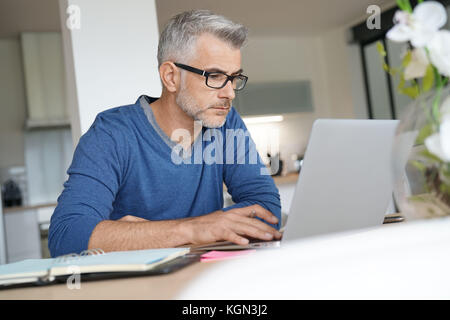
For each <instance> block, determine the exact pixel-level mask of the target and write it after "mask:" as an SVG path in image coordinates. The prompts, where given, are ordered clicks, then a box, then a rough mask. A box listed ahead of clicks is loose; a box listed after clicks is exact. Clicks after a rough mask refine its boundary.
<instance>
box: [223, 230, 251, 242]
mask: <svg viewBox="0 0 450 320" xmlns="http://www.w3.org/2000/svg"><path fill="white" fill-rule="evenodd" d="M224 240H226V241H230V242H233V243H236V244H239V245H242V246H245V245H247V244H248V243H249V241H248V239H246V238H244V237H241V236H240V235H238V234H236V233H234V232H233V231H230V230H227V231H226V232H225V234H224Z"/></svg>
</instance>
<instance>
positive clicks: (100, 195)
mask: <svg viewBox="0 0 450 320" xmlns="http://www.w3.org/2000/svg"><path fill="white" fill-rule="evenodd" d="M105 122H106V121H105V120H104V119H102V117H101V116H100V115H99V116H97V118H96V120H95V121H94V123H93V125H92V126H91V128H90V129H89V130H88V132H86V134H85V135H83V136H82V137H81V139H80V141H79V143H78V146H77V148H76V150H75V152H74V156H73V160H72V164H71V166H70V168H69V170H68V171H67V173H68V175H69V178H68V180H67V181H66V182H65V183H64V190H63V192H62V193H61V195H60V196H59V198H58V205H57V207H56V209H55V211H54V213H53V215H52V218H51V221H50V228H49V249H50V253H51V255H52V256H53V257H56V256H60V255H64V254H69V253H79V252H81V251H83V250H86V249H87V247H88V243H89V238H90V236H91V233H92V231H93V230H94V228H95V227H96V225H97V224H98V223H99V222H101V221H103V220H107V219H109V216H110V213H111V212H112V209H113V202H114V199H115V197H116V193H117V191H118V189H119V186H120V180H121V176H122V172H121V169H120V168H121V166H120V162H121V159H120V152H118V148H119V145H120V146H121V147H123V146H124V144H121V143H120V141H118V139H117V133H116V134H115V135H114V136H113V135H112V134H111V132H109V130H107V129H106V128H107V125H105Z"/></svg>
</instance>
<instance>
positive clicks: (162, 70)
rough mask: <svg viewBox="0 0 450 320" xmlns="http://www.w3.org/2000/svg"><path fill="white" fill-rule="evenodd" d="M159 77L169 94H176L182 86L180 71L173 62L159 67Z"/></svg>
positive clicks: (164, 63)
mask: <svg viewBox="0 0 450 320" xmlns="http://www.w3.org/2000/svg"><path fill="white" fill-rule="evenodd" d="M159 76H160V77H161V81H162V83H163V85H164V86H165V87H166V89H167V90H168V91H169V92H176V91H177V90H178V88H179V85H180V70H179V69H178V68H177V66H176V65H174V64H173V62H170V61H166V62H163V63H162V64H161V66H160V67H159Z"/></svg>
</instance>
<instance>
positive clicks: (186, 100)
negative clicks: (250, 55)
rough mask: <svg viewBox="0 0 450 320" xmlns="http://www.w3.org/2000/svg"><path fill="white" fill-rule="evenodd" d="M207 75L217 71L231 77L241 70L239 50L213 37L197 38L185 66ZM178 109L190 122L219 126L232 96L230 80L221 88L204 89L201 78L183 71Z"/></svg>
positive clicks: (205, 87)
mask: <svg viewBox="0 0 450 320" xmlns="http://www.w3.org/2000/svg"><path fill="white" fill-rule="evenodd" d="M187 64H189V65H190V66H192V67H195V68H198V69H202V70H206V71H209V72H213V71H221V72H225V73H226V74H228V75H231V74H235V73H236V72H238V71H239V70H240V68H241V51H240V49H234V48H232V47H230V46H229V45H228V44H227V43H226V42H223V41H222V40H219V39H218V38H216V37H215V36H213V35H210V34H203V35H201V36H200V37H199V38H198V39H197V43H196V50H195V53H194V57H193V58H192V59H191V60H190V61H189V62H188V63H187ZM183 73H184V74H182V77H181V78H182V80H181V86H180V92H179V93H178V95H177V98H176V102H177V104H178V106H179V107H180V108H181V109H182V110H183V111H184V112H186V114H187V115H189V116H190V117H192V118H193V119H194V120H200V121H202V124H203V126H204V127H207V128H218V127H221V126H223V124H224V123H225V120H226V116H227V114H228V112H229V111H230V108H231V101H232V100H233V99H234V97H235V93H234V90H233V87H232V84H231V83H230V81H228V82H227V84H226V86H225V87H223V88H222V89H213V88H209V87H208V86H206V83H205V77H204V76H201V75H198V74H195V73H192V72H189V71H183Z"/></svg>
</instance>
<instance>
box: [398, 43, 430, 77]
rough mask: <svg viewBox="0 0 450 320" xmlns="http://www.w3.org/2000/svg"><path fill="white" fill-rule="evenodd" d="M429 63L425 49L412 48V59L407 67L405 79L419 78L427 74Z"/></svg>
mask: <svg viewBox="0 0 450 320" xmlns="http://www.w3.org/2000/svg"><path fill="white" fill-rule="evenodd" d="M429 63H430V62H429V61H428V58H427V54H426V52H425V49H423V48H416V49H414V50H412V51H411V61H410V62H409V63H408V65H407V66H406V68H405V73H404V77H405V80H411V79H417V78H422V77H423V76H425V73H426V71H427V67H428V65H429Z"/></svg>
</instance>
